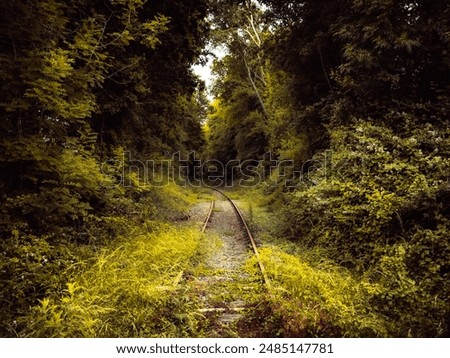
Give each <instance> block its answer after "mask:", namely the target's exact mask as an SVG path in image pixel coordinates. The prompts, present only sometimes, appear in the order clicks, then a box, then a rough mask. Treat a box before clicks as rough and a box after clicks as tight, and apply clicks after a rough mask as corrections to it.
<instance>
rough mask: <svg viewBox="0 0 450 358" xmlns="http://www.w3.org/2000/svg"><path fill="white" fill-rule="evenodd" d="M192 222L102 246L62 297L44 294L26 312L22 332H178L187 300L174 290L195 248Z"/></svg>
mask: <svg viewBox="0 0 450 358" xmlns="http://www.w3.org/2000/svg"><path fill="white" fill-rule="evenodd" d="M199 238H200V233H199V231H198V229H197V228H173V227H171V226H168V225H161V227H160V228H159V229H158V230H156V231H155V232H153V233H147V234H144V233H141V234H139V235H136V236H134V237H131V238H130V237H128V238H121V240H120V242H119V243H118V244H117V245H115V246H114V247H111V248H105V249H104V250H103V251H102V252H101V254H100V255H99V256H98V257H97V258H96V260H95V261H94V262H93V263H92V264H91V265H90V268H89V269H87V270H86V271H85V272H84V273H83V274H81V275H79V276H75V277H73V278H72V280H71V281H70V282H69V283H68V284H67V290H66V291H65V292H64V294H63V296H62V297H46V298H44V299H42V300H41V301H40V304H39V305H37V306H36V307H34V308H33V310H32V313H31V314H30V315H29V316H28V317H26V318H25V319H27V320H28V322H29V325H28V327H27V329H26V331H25V332H24V333H23V336H33V337H36V336H37V337H161V336H172V337H180V336H186V335H192V334H194V332H191V331H189V330H190V329H195V328H193V327H194V325H192V324H190V322H189V320H190V319H191V317H190V316H189V314H188V312H190V311H192V309H191V308H190V307H187V306H189V304H190V303H189V302H188V300H183V298H182V297H179V296H178V297H177V296H176V295H175V294H174V290H175V288H176V284H177V282H178V280H179V278H180V275H181V274H182V272H183V271H184V270H185V269H186V268H187V266H188V265H189V260H190V258H191V257H192V256H193V255H194V253H195V252H196V250H197V248H198V244H199Z"/></svg>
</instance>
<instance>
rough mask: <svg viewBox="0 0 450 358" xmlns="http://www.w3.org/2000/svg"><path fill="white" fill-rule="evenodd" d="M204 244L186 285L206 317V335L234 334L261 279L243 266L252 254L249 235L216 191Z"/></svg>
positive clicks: (258, 287)
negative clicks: (200, 259) (199, 261)
mask: <svg viewBox="0 0 450 358" xmlns="http://www.w3.org/2000/svg"><path fill="white" fill-rule="evenodd" d="M204 245H205V251H207V252H209V254H208V255H207V256H206V257H205V260H204V262H203V264H202V265H201V266H200V267H199V269H198V270H197V272H196V273H195V274H194V275H193V276H192V277H190V278H189V280H187V281H186V285H187V286H188V289H189V291H190V292H191V295H193V296H194V297H196V299H197V300H198V301H199V302H200V303H201V304H200V306H201V308H200V309H199V310H198V311H199V313H200V314H201V315H203V316H204V317H205V320H204V325H205V327H204V332H205V336H207V337H236V336H238V333H237V331H236V329H235V326H236V323H237V321H238V320H239V319H240V318H241V317H242V313H243V312H244V310H245V309H246V307H247V305H248V304H247V303H248V302H247V301H248V297H249V295H251V294H254V293H255V292H257V291H258V290H259V289H260V283H259V282H257V281H256V280H255V278H254V277H250V276H249V275H248V274H247V273H246V272H245V270H244V268H243V266H244V264H245V262H246V260H247V259H248V258H249V256H250V255H251V251H250V250H249V246H248V239H247V238H246V237H245V236H244V234H243V232H242V230H241V228H240V225H239V221H238V219H237V218H236V214H235V213H234V211H233V208H232V207H231V205H230V204H229V203H228V202H227V201H226V200H225V199H224V198H223V197H222V196H221V195H220V194H217V195H216V202H215V208H214V210H213V214H212V217H211V220H210V222H209V224H208V227H207V229H206V232H205V242H204Z"/></svg>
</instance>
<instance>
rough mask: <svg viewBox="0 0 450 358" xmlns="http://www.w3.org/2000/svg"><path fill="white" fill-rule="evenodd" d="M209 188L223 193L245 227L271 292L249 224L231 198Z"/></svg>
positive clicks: (270, 285)
mask: <svg viewBox="0 0 450 358" xmlns="http://www.w3.org/2000/svg"><path fill="white" fill-rule="evenodd" d="M210 189H212V190H215V191H217V192H218V193H220V194H221V195H223V197H224V198H226V199H227V200H228V202H229V203H230V204H231V207H232V208H233V210H234V212H235V213H236V216H237V217H238V220H239V221H240V223H241V224H242V226H243V227H244V229H245V234H246V235H247V237H248V239H249V240H250V244H251V246H252V249H253V252H254V254H255V257H256V260H257V262H258V266H259V269H260V271H261V274H262V276H263V279H264V283H265V285H266V287H267V290H268V291H269V293H271V292H272V284H271V282H270V279H269V276H268V275H267V271H266V268H265V267H264V264H263V263H262V261H261V257H260V255H259V252H258V248H257V246H256V242H255V239H254V237H253V235H252V233H251V231H250V228H249V226H248V225H247V222H246V221H245V219H244V215H242V212H241V210H239V207H238V206H237V205H236V204H235V202H234V201H233V200H231V198H230V197H229V196H228V195H226V194H225V193H224V192H222V191H220V190H218V189H216V188H210Z"/></svg>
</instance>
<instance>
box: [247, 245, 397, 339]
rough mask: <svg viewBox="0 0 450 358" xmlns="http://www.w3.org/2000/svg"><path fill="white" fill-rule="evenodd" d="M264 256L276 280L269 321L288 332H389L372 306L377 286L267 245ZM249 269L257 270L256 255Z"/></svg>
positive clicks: (288, 334)
mask: <svg viewBox="0 0 450 358" xmlns="http://www.w3.org/2000/svg"><path fill="white" fill-rule="evenodd" d="M260 258H261V261H262V263H263V264H264V266H265V268H266V270H267V273H268V275H269V278H270V280H271V282H272V284H273V287H274V289H273V292H272V293H273V295H272V297H271V298H270V300H269V301H267V304H269V305H270V307H271V312H270V315H271V316H270V317H269V320H271V321H272V323H271V324H272V326H273V327H272V330H275V328H276V332H273V334H274V335H278V336H282V337H315V336H322V337H324V336H325V337H327V336H328V337H330V336H338V337H346V336H349V337H384V336H387V335H388V333H387V329H386V323H385V320H384V318H383V317H381V316H379V315H377V314H376V313H375V312H374V310H372V309H371V306H370V298H371V292H373V291H374V290H377V286H376V285H373V284H371V283H369V282H368V281H364V280H360V279H357V278H355V277H353V276H352V274H351V273H350V272H349V271H347V270H345V269H343V268H341V267H338V266H336V265H333V264H332V263H326V262H322V263H321V264H320V267H314V266H312V265H310V264H309V263H308V260H303V259H302V258H301V257H299V256H294V255H292V254H288V253H286V252H283V251H282V250H280V249H278V248H276V247H264V248H262V249H261V250H260ZM248 265H249V268H250V269H251V268H253V269H254V270H256V269H257V266H256V261H255V258H254V257H253V258H251V259H250V260H249V263H248Z"/></svg>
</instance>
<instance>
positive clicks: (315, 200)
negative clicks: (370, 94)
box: [282, 122, 450, 336]
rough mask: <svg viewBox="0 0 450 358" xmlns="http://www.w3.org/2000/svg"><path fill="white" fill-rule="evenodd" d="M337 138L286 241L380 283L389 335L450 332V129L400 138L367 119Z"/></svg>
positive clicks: (293, 215) (291, 220) (293, 208)
mask: <svg viewBox="0 0 450 358" xmlns="http://www.w3.org/2000/svg"><path fill="white" fill-rule="evenodd" d="M331 137H332V143H331V149H332V151H328V152H325V153H322V154H319V155H317V156H316V157H315V158H314V161H315V163H316V164H317V163H319V165H316V167H317V168H316V169H317V170H316V171H314V172H313V173H310V176H309V177H308V178H305V180H304V181H303V182H302V183H300V186H299V187H298V189H297V190H295V191H294V192H293V193H292V194H290V195H289V199H288V205H287V206H286V207H285V209H284V212H283V214H282V215H283V217H285V222H284V228H285V229H284V232H285V234H286V235H287V236H288V237H291V238H292V239H293V240H298V242H299V243H300V244H301V245H305V246H306V247H310V248H311V247H321V248H324V249H325V250H326V253H327V256H328V257H330V258H332V259H333V260H334V261H335V262H337V263H339V264H341V265H343V266H346V267H350V268H352V269H356V270H357V271H358V272H360V274H367V275H369V276H370V277H371V279H372V280H373V282H376V283H379V284H380V285H381V287H382V292H380V293H379V294H377V295H376V297H374V302H376V303H374V305H375V306H376V307H378V309H379V311H380V312H382V313H383V314H385V315H390V316H392V317H396V320H395V323H392V327H391V328H389V330H388V332H389V334H392V335H399V336H406V335H412V336H438V335H443V334H445V332H446V328H445V327H446V325H447V323H446V319H447V318H446V317H447V315H448V310H447V309H446V308H445V307H446V306H448V296H449V295H448V293H449V292H450V291H449V286H448V284H447V281H448V260H449V257H450V251H449V247H450V246H449V241H448V232H449V231H448V230H450V227H449V221H448V219H447V218H446V214H445V213H447V212H448V210H449V207H448V204H447V203H446V199H445V198H446V197H447V196H448V184H447V180H448V173H449V165H450V162H449V161H448V159H447V158H449V154H450V153H449V149H450V146H449V143H450V142H449V132H448V130H447V129H441V130H439V129H437V128H436V127H433V126H431V125H423V126H420V127H417V128H416V129H414V130H412V131H411V132H409V133H405V134H403V135H395V134H394V133H393V132H392V130H390V129H388V128H383V127H375V126H373V125H370V124H367V123H363V122H361V123H359V124H358V125H356V126H355V127H353V128H350V129H336V130H334V131H333V132H332V136H331ZM432 143H433V144H432ZM306 179H307V180H306ZM313 183H314V184H313ZM406 312H415V314H414V317H412V316H409V315H407V314H406ZM430 317H433V319H430Z"/></svg>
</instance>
